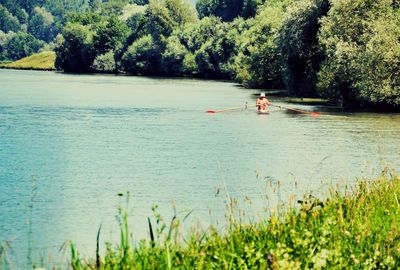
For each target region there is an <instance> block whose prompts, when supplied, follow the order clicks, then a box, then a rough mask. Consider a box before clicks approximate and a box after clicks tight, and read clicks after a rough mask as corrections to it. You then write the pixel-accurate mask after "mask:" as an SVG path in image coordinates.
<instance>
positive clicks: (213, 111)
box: [206, 103, 248, 113]
mask: <svg viewBox="0 0 400 270" xmlns="http://www.w3.org/2000/svg"><path fill="white" fill-rule="evenodd" d="M247 108H248V106H247V103H246V105H244V106H240V107H235V108H227V109H223V110H207V111H206V113H220V112H226V111H235V110H241V109H247Z"/></svg>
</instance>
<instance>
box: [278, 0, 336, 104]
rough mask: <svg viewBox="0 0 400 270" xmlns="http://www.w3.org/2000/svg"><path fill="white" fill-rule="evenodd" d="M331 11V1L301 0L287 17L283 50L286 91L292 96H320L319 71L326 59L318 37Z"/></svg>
mask: <svg viewBox="0 0 400 270" xmlns="http://www.w3.org/2000/svg"><path fill="white" fill-rule="evenodd" d="M328 10H329V1H328V0H301V1H296V2H294V3H293V4H292V5H291V6H290V8H289V9H288V11H287V12H286V13H285V15H284V19H283V25H282V28H281V30H280V34H279V47H280V51H281V55H282V60H283V71H284V79H285V84H286V88H287V90H288V92H289V94H290V95H292V96H302V97H313V96H316V95H317V93H316V83H317V72H318V71H319V66H320V63H321V62H322V60H323V53H322V52H321V49H320V47H319V44H318V38H317V34H318V31H319V29H320V23H319V21H320V19H321V18H322V17H323V16H325V15H326V14H327V12H328Z"/></svg>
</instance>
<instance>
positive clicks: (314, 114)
mask: <svg viewBox="0 0 400 270" xmlns="http://www.w3.org/2000/svg"><path fill="white" fill-rule="evenodd" d="M269 105H271V106H274V107H278V108H284V109H286V110H291V111H295V112H299V113H306V114H309V115H312V116H319V115H321V113H320V112H309V111H303V110H299V109H294V108H288V107H284V106H278V105H275V104H272V103H270V104H269Z"/></svg>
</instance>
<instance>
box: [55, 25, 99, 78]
mask: <svg viewBox="0 0 400 270" xmlns="http://www.w3.org/2000/svg"><path fill="white" fill-rule="evenodd" d="M93 36H94V32H93V31H92V30H91V29H90V26H84V25H81V24H76V23H69V24H67V25H66V27H65V28H64V30H63V33H62V36H60V37H59V38H58V40H57V47H56V54H57V57H56V68H57V69H61V70H63V71H65V72H88V71H90V70H91V68H90V66H91V65H92V63H93V61H94V58H95V56H96V54H95V52H94V50H93Z"/></svg>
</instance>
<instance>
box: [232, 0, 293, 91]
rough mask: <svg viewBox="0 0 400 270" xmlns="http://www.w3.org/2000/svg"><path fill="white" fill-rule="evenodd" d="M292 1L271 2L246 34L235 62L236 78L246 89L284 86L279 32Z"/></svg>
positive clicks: (264, 7)
mask: <svg viewBox="0 0 400 270" xmlns="http://www.w3.org/2000/svg"><path fill="white" fill-rule="evenodd" d="M288 3H290V1H270V2H267V4H266V5H264V6H263V7H262V9H261V11H260V12H259V14H258V15H257V16H256V17H255V18H254V19H253V20H252V21H251V22H250V23H251V26H250V28H249V29H248V30H247V31H245V32H244V33H243V35H242V38H241V41H240V47H239V53H238V56H237V58H236V61H235V71H236V79H237V80H238V81H239V82H241V83H242V84H244V85H245V86H246V87H271V88H276V87H282V85H283V80H282V64H281V58H280V53H279V49H280V48H279V46H278V42H277V39H278V36H279V31H280V29H281V26H282V19H283V14H284V12H285V9H286V7H287V5H288Z"/></svg>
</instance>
